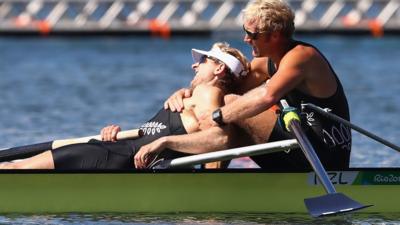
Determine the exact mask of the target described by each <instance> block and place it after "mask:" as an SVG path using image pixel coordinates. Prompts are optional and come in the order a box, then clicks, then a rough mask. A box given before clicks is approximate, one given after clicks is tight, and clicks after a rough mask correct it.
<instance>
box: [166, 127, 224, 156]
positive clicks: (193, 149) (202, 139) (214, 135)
mask: <svg viewBox="0 0 400 225" xmlns="http://www.w3.org/2000/svg"><path fill="white" fill-rule="evenodd" d="M228 133H229V128H228V126H227V127H226V128H220V127H211V128H210V129H207V130H204V131H200V132H196V133H191V134H185V135H172V136H167V137H163V139H164V142H165V148H169V149H173V150H175V151H179V152H183V153H189V154H201V153H206V152H212V151H218V150H222V149H226V148H228V147H229V134H228Z"/></svg>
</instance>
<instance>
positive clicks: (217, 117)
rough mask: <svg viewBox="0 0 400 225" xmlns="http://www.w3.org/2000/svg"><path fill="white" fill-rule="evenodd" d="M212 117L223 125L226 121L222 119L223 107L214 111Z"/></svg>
mask: <svg viewBox="0 0 400 225" xmlns="http://www.w3.org/2000/svg"><path fill="white" fill-rule="evenodd" d="M212 119H213V120H214V122H216V123H217V124H218V125H223V124H224V122H223V121H222V113H221V109H217V110H215V111H214V112H213V113H212Z"/></svg>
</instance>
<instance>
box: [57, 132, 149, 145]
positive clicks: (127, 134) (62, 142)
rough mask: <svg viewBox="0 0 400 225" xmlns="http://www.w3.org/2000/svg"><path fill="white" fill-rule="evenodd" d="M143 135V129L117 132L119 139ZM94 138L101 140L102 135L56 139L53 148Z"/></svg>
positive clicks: (85, 141)
mask: <svg viewBox="0 0 400 225" xmlns="http://www.w3.org/2000/svg"><path fill="white" fill-rule="evenodd" d="M142 135H143V131H142V130H140V129H133V130H126V131H120V132H118V134H117V140H125V139H134V138H137V137H140V136H142ZM92 139H95V140H99V141H101V135H94V136H87V137H81V138H71V139H63V140H55V141H53V144H52V148H51V149H56V148H60V147H63V146H66V145H72V144H80V143H87V142H89V141H90V140H92Z"/></svg>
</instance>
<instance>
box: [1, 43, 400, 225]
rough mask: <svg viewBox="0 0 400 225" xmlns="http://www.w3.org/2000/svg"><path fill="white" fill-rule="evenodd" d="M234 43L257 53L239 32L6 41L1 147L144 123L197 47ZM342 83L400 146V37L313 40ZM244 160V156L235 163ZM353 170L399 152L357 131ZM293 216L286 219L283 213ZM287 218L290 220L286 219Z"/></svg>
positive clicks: (124, 219)
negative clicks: (165, 37) (155, 36)
mask: <svg viewBox="0 0 400 225" xmlns="http://www.w3.org/2000/svg"><path fill="white" fill-rule="evenodd" d="M221 40H225V41H228V42H229V43H231V45H233V46H234V47H237V48H239V49H241V50H242V51H243V52H244V53H245V54H246V55H248V56H250V49H249V48H248V47H247V46H246V45H245V44H244V43H243V42H242V41H241V38H240V36H237V35H232V36H221V35H220V36H214V37H212V38H190V39H188V38H173V39H170V40H163V39H157V38H116V37H108V38H107V37H104V38H83V39H79V38H73V39H68V38H32V39H30V38H24V39H12V38H1V39H0V90H1V92H0V93H1V94H0V130H1V136H0V143H1V145H0V147H11V146H19V145H24V144H30V143H36V142H43V141H48V140H53V139H61V138H69V137H80V136H87V135H92V134H97V133H98V131H99V130H100V129H101V128H102V127H103V126H105V125H108V124H119V125H121V126H122V128H123V129H130V128H135V127H138V126H139V125H140V124H141V123H142V122H144V121H146V120H147V119H149V118H150V116H152V114H153V112H155V111H156V110H158V109H159V108H160V107H161V105H162V103H163V102H164V100H165V99H166V97H167V96H169V95H170V94H171V93H172V92H173V91H174V90H177V89H178V88H181V87H185V86H187V85H188V83H189V82H190V80H191V78H192V76H193V72H192V70H191V68H190V65H191V63H192V59H191V55H190V49H191V48H200V49H207V48H209V47H210V46H211V44H212V43H213V42H215V41H221ZM303 40H305V41H308V42H311V43H313V44H315V45H316V46H318V47H319V48H320V49H321V50H322V51H323V52H324V54H325V55H326V56H327V58H328V59H329V60H330V61H331V63H332V64H333V66H334V68H335V70H336V72H337V73H338V75H339V76H340V79H341V80H342V83H343V86H344V88H345V91H346V93H347V96H348V100H349V103H350V107H351V117H352V122H354V123H355V124H358V125H360V126H361V127H363V128H365V129H367V130H369V131H372V132H374V133H376V134H377V135H379V136H382V137H384V138H385V139H387V140H389V141H391V142H394V143H396V144H397V145H399V144H400V142H399V140H398V137H399V134H400V131H399V128H400V120H399V119H398V116H399V115H400V104H399V103H400V96H399V93H400V87H399V85H398V84H399V81H400V78H399V75H398V73H399V71H400V63H398V62H399V59H400V39H399V38H397V37H385V38H382V39H373V38H370V37H339V36H324V37H305V38H303ZM233 166H235V167H237V166H243V163H242V162H241V161H236V162H235V164H234V165H233ZM351 166H353V167H380V166H388V167H399V166H400V154H399V153H397V152H395V151H394V150H391V149H389V148H387V147H384V146H382V145H381V144H378V143H376V142H374V141H372V140H370V139H368V138H366V137H364V136H362V135H359V134H357V133H353V151H352V156H351ZM283 217H284V218H285V219H282V218H283ZM286 218H287V220H286ZM399 218H400V216H399V215H372V216H371V215H368V216H365V217H363V216H358V215H357V216H354V217H350V218H348V217H346V218H339V219H338V220H336V219H334V220H328V221H326V220H322V221H320V220H312V219H310V218H309V217H306V216H304V215H300V216H297V215H243V214H242V215H186V214H185V215H179V214H178V215H175V216H171V215H166V216H165V215H164V216H163V215H159V216H158V215H139V216H138V215H106V216H104V215H79V214H78V215H27V216H24V215H4V216H0V223H2V224H80V223H85V224H293V223H295V224H310V223H316V224H324V223H330V224H397V223H400V222H399V221H400V219H399Z"/></svg>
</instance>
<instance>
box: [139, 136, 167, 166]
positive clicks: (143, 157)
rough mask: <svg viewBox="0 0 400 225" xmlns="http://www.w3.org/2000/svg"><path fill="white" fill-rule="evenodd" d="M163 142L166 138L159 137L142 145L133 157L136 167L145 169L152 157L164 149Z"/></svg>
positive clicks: (164, 142)
mask: <svg viewBox="0 0 400 225" xmlns="http://www.w3.org/2000/svg"><path fill="white" fill-rule="evenodd" d="M165 144H166V138H165V137H161V138H159V139H157V140H155V141H153V142H151V143H150V144H147V145H143V146H142V147H141V148H140V149H139V151H138V153H136V155H135V157H134V160H135V167H136V169H146V168H147V166H148V165H149V164H150V163H151V162H152V161H153V160H154V158H156V157H157V155H158V154H159V153H160V152H161V151H162V150H164V148H165Z"/></svg>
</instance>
